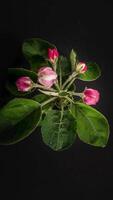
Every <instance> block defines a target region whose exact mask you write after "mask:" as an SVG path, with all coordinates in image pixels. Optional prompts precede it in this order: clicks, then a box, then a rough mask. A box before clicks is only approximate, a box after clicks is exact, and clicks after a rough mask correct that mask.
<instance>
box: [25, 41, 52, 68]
mask: <svg viewBox="0 0 113 200" xmlns="http://www.w3.org/2000/svg"><path fill="white" fill-rule="evenodd" d="M48 48H51V49H52V48H55V46H54V45H53V44H51V43H49V42H47V41H45V40H42V39H40V38H32V39H28V40H26V41H25V42H24V43H23V47H22V50H23V53H24V56H25V57H26V59H27V60H28V62H29V63H30V65H31V69H32V70H34V71H36V70H37V69H38V68H39V67H41V66H46V65H48V62H47V60H46V59H47V54H48Z"/></svg>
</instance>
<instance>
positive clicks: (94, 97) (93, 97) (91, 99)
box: [83, 88, 100, 105]
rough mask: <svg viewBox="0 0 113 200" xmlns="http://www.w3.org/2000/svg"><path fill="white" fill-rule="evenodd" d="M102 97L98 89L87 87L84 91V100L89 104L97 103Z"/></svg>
mask: <svg viewBox="0 0 113 200" xmlns="http://www.w3.org/2000/svg"><path fill="white" fill-rule="evenodd" d="M99 99H100V93H99V92H98V90H94V89H91V88H86V89H85V90H84V92H83V101H84V103H86V104H88V105H96V104H97V103H98V101H99Z"/></svg>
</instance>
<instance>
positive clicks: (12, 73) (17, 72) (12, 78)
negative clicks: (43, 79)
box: [6, 68, 37, 96]
mask: <svg viewBox="0 0 113 200" xmlns="http://www.w3.org/2000/svg"><path fill="white" fill-rule="evenodd" d="M21 76H28V77H30V78H31V79H32V81H33V82H37V74H36V73H35V72H33V71H30V70H27V69H24V68H9V69H8V81H7V84H6V87H7V89H8V90H9V92H10V93H11V94H13V95H14V96H26V95H28V94H30V93H31V92H33V90H30V91H29V92H24V93H23V92H20V91H18V90H17V87H16V80H17V79H18V78H19V77H21Z"/></svg>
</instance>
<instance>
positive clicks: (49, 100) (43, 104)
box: [41, 97, 57, 107]
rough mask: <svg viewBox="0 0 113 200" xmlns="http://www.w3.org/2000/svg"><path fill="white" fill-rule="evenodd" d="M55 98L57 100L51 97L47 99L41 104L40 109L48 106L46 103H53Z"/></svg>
mask: <svg viewBox="0 0 113 200" xmlns="http://www.w3.org/2000/svg"><path fill="white" fill-rule="evenodd" d="M56 98H57V97H52V98H51V99H48V100H47V101H44V102H43V103H42V104H41V106H42V107H43V106H45V105H46V104H48V103H50V102H52V101H54V100H55V99H56Z"/></svg>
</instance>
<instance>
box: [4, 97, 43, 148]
mask: <svg viewBox="0 0 113 200" xmlns="http://www.w3.org/2000/svg"><path fill="white" fill-rule="evenodd" d="M40 117H41V107H40V104H39V103H38V102H36V101H34V100H30V99H24V98H15V99H13V100H11V101H10V102H9V103H8V104H7V105H5V106H4V107H3V108H2V109H1V110H0V144H6V145H7V144H13V143H17V142H19V141H20V140H23V139H24V138H26V137H27V136H28V135H30V134H31V133H32V132H33V130H34V129H35V128H36V127H37V125H38V123H39V121H40Z"/></svg>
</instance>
